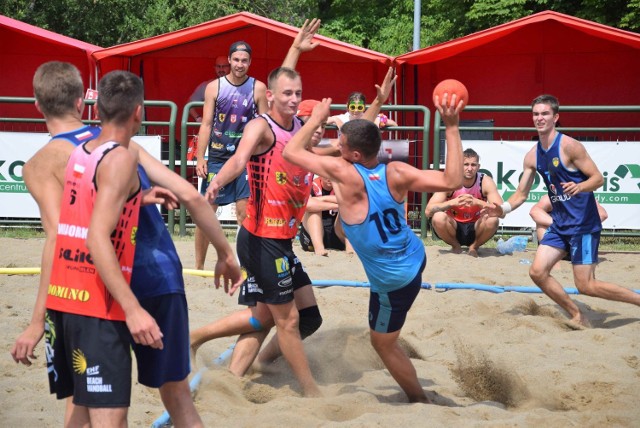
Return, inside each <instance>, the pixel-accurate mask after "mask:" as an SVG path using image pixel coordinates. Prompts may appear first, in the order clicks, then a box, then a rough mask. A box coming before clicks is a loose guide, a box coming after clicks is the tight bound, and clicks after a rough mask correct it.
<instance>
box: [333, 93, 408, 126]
mask: <svg viewBox="0 0 640 428" xmlns="http://www.w3.org/2000/svg"><path fill="white" fill-rule="evenodd" d="M366 105H367V100H366V98H365V96H364V94H363V93H362V92H352V93H351V94H350V95H349V99H348V100H347V111H346V112H345V113H343V114H339V115H336V116H331V117H329V120H327V125H335V126H336V127H338V133H339V132H340V129H341V128H342V125H344V124H345V123H347V122H349V121H350V120H353V119H362V115H363V114H364V111H365V110H366V108H367V107H366ZM374 123H375V124H376V125H378V128H380V129H383V128H386V127H387V126H398V124H397V123H396V122H395V121H394V120H392V119H389V118H388V117H387V116H386V115H384V114H382V113H379V114H378V115H377V116H376V119H375V120H374Z"/></svg>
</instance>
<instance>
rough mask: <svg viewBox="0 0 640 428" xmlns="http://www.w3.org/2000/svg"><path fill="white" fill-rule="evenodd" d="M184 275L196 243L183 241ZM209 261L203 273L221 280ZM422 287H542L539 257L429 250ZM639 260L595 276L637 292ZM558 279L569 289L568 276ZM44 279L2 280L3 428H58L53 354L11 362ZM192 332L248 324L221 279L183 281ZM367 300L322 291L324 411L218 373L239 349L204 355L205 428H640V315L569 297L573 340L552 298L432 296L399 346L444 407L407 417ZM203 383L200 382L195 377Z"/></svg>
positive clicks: (145, 418) (311, 264) (6, 251)
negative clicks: (221, 361) (582, 320)
mask: <svg viewBox="0 0 640 428" xmlns="http://www.w3.org/2000/svg"><path fill="white" fill-rule="evenodd" d="M42 245H43V240H42V239H28V240H27V239H7V238H0V246H1V248H2V249H3V251H2V255H0V267H36V266H39V264H40V252H41V249H42ZM176 245H177V248H178V251H179V253H180V255H181V258H182V260H183V264H184V266H185V267H186V268H191V267H192V266H193V263H194V260H193V242H191V241H179V242H177V243H176ZM295 248H296V251H297V253H298V255H299V257H300V258H301V260H302V262H303V264H304V265H305V267H306V270H307V272H308V273H309V275H310V276H311V278H312V279H313V280H328V281H337V282H340V281H366V277H365V275H364V271H363V269H362V266H361V264H360V262H359V261H358V259H357V258H356V256H354V255H347V254H345V253H341V252H331V253H330V255H329V257H319V256H315V255H313V254H310V253H303V252H302V251H301V249H300V247H299V246H298V247H295ZM214 254H215V253H214V252H213V251H212V250H210V253H209V259H208V260H207V267H208V268H212V266H213V260H212V257H213V255H214ZM427 256H428V262H427V268H426V270H425V273H424V275H423V281H424V282H426V283H430V284H436V283H463V284H485V285H496V286H527V287H531V286H533V283H532V282H531V280H530V279H529V276H528V269H529V265H526V264H521V263H519V260H520V259H528V260H532V259H533V256H534V251H532V250H528V251H527V252H525V253H514V254H513V255H504V256H503V255H500V254H498V253H497V252H496V251H495V249H488V248H487V249H483V248H481V249H480V257H479V258H477V259H475V258H472V257H470V256H468V255H466V254H459V255H455V254H452V253H450V252H449V251H447V249H446V248H443V247H429V248H427ZM639 266H640V254H638V253H614V252H601V254H600V264H599V267H598V269H597V276H598V278H599V279H602V280H609V281H612V282H615V283H617V284H620V285H622V286H625V287H628V288H640V287H639V285H638V278H639V277H640V267H639ZM554 275H555V276H556V277H557V278H558V279H559V280H560V282H561V283H562V284H563V285H564V286H565V287H573V280H572V273H571V267H570V264H569V262H565V261H563V262H561V264H560V267H559V268H558V269H556V270H555V271H554ZM37 281H38V277H37V276H21V275H11V276H8V275H0V287H1V288H0V289H1V290H2V295H3V298H2V303H1V306H0V318H1V319H2V325H3V326H4V333H3V335H2V337H1V341H2V342H1V345H2V349H3V350H4V358H1V359H0V362H1V363H0V364H1V365H0V373H1V376H0V391H1V392H0V394H1V395H0V396H1V397H2V398H1V405H0V420H1V421H2V422H1V425H2V426H6V427H26V426H39V427H59V426H62V423H63V412H64V404H63V403H62V402H60V401H57V400H56V399H55V398H54V396H52V395H50V394H49V393H48V382H47V375H46V369H45V356H44V345H43V343H40V344H39V346H38V348H37V356H38V360H37V362H36V363H35V364H34V365H33V366H31V367H25V366H23V365H17V364H16V363H15V362H14V361H13V360H12V359H11V356H10V355H9V350H10V349H11V346H12V345H13V342H14V341H15V339H16V337H17V336H18V334H19V333H20V332H21V331H22V330H23V329H24V328H25V327H26V325H27V324H28V322H29V320H30V317H31V310H32V307H33V303H34V299H35V294H36V289H37ZM185 281H186V289H187V298H188V302H189V316H190V324H191V327H199V326H201V325H203V324H205V323H208V322H210V321H213V320H215V319H218V318H220V317H222V316H224V315H226V314H229V313H231V312H234V311H236V310H238V309H239V308H240V307H239V306H238V305H237V303H236V302H237V298H236V296H233V297H230V296H227V295H225V294H224V292H223V291H222V290H216V289H215V288H214V287H213V280H212V279H211V278H203V277H197V276H190V275H188V276H186V277H185ZM368 292H369V291H368V289H366V288H361V287H347V286H328V287H316V288H315V293H316V297H317V300H318V303H319V306H320V309H321V312H322V315H323V318H324V323H323V325H322V327H321V328H320V330H319V331H318V332H317V333H316V334H315V335H313V336H311V337H310V338H308V339H307V340H306V341H305V349H306V352H307V355H308V358H309V360H310V365H311V370H312V372H313V373H314V376H315V378H316V379H317V381H318V383H319V385H320V388H321V390H322V393H323V395H324V396H323V397H322V398H303V397H301V395H300V388H299V387H298V385H297V383H296V381H295V379H294V378H293V376H292V374H291V371H290V369H289V367H288V365H287V364H286V362H284V361H281V360H278V361H276V362H275V363H274V364H273V365H272V366H271V367H269V369H268V370H267V371H265V372H262V373H259V372H252V373H250V374H249V375H247V376H246V377H244V378H236V377H234V376H233V375H231V374H230V373H229V372H228V371H227V370H226V368H225V367H224V365H222V366H221V365H216V364H215V363H214V359H216V358H217V357H218V356H220V355H221V354H222V353H223V352H225V350H227V349H228V347H229V346H230V345H232V344H233V343H234V338H224V339H218V340H215V341H211V342H209V343H207V344H205V345H203V346H202V347H201V348H200V350H199V351H198V356H197V364H198V367H199V368H202V367H206V368H207V370H205V371H203V375H202V381H201V382H200V384H199V387H198V390H197V394H196V406H197V408H198V410H199V412H200V414H201V416H202V418H203V420H204V422H205V425H206V426H210V427H216V426H233V427H254V426H257V425H260V426H267V427H271V426H273V427H275V426H292V427H293V426H295V427H319V426H322V427H331V426H348V427H373V426H380V427H387V426H398V427H400V426H402V427H410V426H415V427H422V426H456V427H478V426H491V427H512V426H518V427H528V426H553V427H560V426H587V427H596V426H598V427H601V426H607V427H631V426H639V425H640V406H638V405H637V401H638V400H639V399H640V342H639V341H638V338H639V337H640V322H639V320H640V309H639V308H638V307H636V306H633V305H630V304H625V303H618V302H610V301H607V300H602V299H597V298H591V297H587V296H573V298H574V299H575V300H576V301H577V302H578V304H579V306H580V307H581V308H582V309H584V311H585V312H586V314H587V316H588V318H589V320H590V321H591V323H592V324H593V328H591V329H582V330H575V329H572V328H571V327H570V326H569V325H568V324H567V323H566V320H567V318H566V314H564V313H563V311H562V310H561V309H560V308H559V307H558V306H557V305H556V304H554V303H553V302H552V301H551V300H550V299H549V298H548V297H546V296H545V295H544V294H542V293H519V292H505V293H491V292H487V291H474V290H458V289H455V290H450V291H446V292H444V291H434V290H433V289H431V290H427V289H425V290H422V291H421V292H420V295H419V296H418V298H417V300H416V302H415V303H414V305H413V308H412V309H411V311H410V313H409V316H408V319H407V322H406V324H405V326H404V328H403V330H402V334H401V338H402V340H403V344H404V346H405V349H406V350H407V352H408V353H409V355H410V357H411V358H412V361H413V363H414V365H415V367H416V370H417V373H418V378H419V379H420V382H421V384H422V385H423V387H424V389H425V390H426V391H427V395H428V397H429V398H430V399H431V400H432V401H434V403H435V404H434V405H424V404H408V403H407V402H406V397H405V395H404V394H403V393H402V391H401V390H400V388H399V387H398V385H397V384H396V383H395V382H394V380H393V379H392V378H391V376H390V375H389V373H388V371H386V370H385V369H384V368H383V366H382V363H381V362H380V360H379V358H378V357H377V355H376V354H375V352H374V351H373V349H372V347H371V345H370V343H369V333H368V323H367V306H368ZM194 371H195V370H194ZM132 394H133V395H132V405H131V408H130V411H129V424H130V426H134V427H137V426H150V425H151V424H152V423H153V422H154V421H155V420H157V419H158V418H159V417H160V416H161V415H162V413H163V411H164V408H163V406H162V402H161V401H160V398H159V395H158V392H157V390H154V389H148V388H146V387H143V386H141V385H139V384H138V383H137V382H134V385H133V393H132Z"/></svg>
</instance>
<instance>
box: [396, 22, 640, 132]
mask: <svg viewBox="0 0 640 428" xmlns="http://www.w3.org/2000/svg"><path fill="white" fill-rule="evenodd" d="M395 61H396V63H397V64H399V66H400V71H399V74H400V75H401V76H402V78H403V82H402V83H401V84H400V85H401V88H400V89H399V99H398V103H399V104H413V103H416V104H423V105H426V106H429V107H431V106H432V101H431V94H432V91H433V88H434V87H435V85H436V84H437V83H438V82H439V81H441V80H443V79H446V78H454V79H458V80H460V81H462V82H463V83H464V84H465V85H466V86H467V88H468V89H469V94H470V96H469V98H470V100H469V101H470V105H529V104H530V103H531V101H532V100H533V98H535V97H536V96H537V95H540V94H543V93H550V94H553V95H555V96H556V97H558V99H559V100H560V104H561V106H562V105H637V104H638V100H639V99H640V73H638V70H640V34H636V33H631V32H627V31H623V30H619V29H616V28H612V27H608V26H605V25H601V24H597V23H595V22H591V21H586V20H584V19H579V18H574V17H572V16H568V15H563V14H560V13H556V12H550V11H546V12H541V13H537V14H534V15H531V16H529V17H526V18H522V19H518V20H516V21H513V22H509V23H507V24H503V25H499V26H497V27H493V28H490V29H487V30H484V31H480V32H477V33H474V34H471V35H469V36H465V37H461V38H459V39H456V40H452V41H449V42H446V43H442V44H439V45H435V46H431V47H428V48H424V49H421V50H418V51H414V52H411V53H407V54H404V55H401V56H399V57H397V58H395ZM476 116H477V117H476ZM476 118H478V119H487V118H489V119H494V120H495V123H496V125H497V126H530V125H531V118H530V117H529V115H526V114H522V113H519V114H513V113H512V114H501V113H491V114H487V113H484V114H481V113H471V112H465V113H464V119H476ZM561 121H562V123H563V125H564V126H587V125H588V126H597V125H601V126H604V125H606V126H640V118H639V117H638V115H637V113H634V114H631V113H629V114H627V115H615V114H593V115H585V114H581V115H580V116H579V117H578V116H577V115H576V116H575V117H574V116H573V115H572V114H569V113H566V114H563V115H561ZM578 121H583V122H586V123H578ZM633 122H635V123H633Z"/></svg>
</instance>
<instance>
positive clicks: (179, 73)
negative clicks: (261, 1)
mask: <svg viewBox="0 0 640 428" xmlns="http://www.w3.org/2000/svg"><path fill="white" fill-rule="evenodd" d="M297 33H298V29H297V28H295V27H292V26H290V25H286V24H282V23H280V22H277V21H273V20H271V19H267V18H263V17H260V16H257V15H253V14H251V13H247V12H241V13H237V14H233V15H229V16H226V17H223V18H219V19H215V20H213V21H209V22H205V23H203V24H199V25H195V26H193V27H189V28H185V29H182V30H178V31H174V32H171V33H167V34H163V35H160V36H156V37H151V38H148V39H144V40H139V41H136V42H132V43H127V44H123V45H118V46H114V47H111V48H107V49H103V50H99V51H97V52H94V53H93V57H94V58H95V60H96V62H97V65H98V70H99V74H100V75H104V74H105V73H107V72H109V71H111V70H115V69H122V70H129V71H131V72H133V73H135V74H138V75H140V76H141V77H142V78H143V79H144V82H145V91H146V93H145V98H146V99H155V100H171V101H173V102H175V103H176V104H177V105H178V107H179V109H180V112H181V111H182V107H183V106H184V104H185V103H186V102H187V101H188V98H189V95H190V94H191V92H192V91H193V89H194V88H195V87H196V86H197V85H198V84H199V83H201V82H202V81H204V80H208V79H211V78H213V75H214V67H213V65H214V60H215V57H216V56H218V55H224V56H227V54H228V50H229V46H230V45H231V44H232V43H233V42H235V41H237V40H244V41H246V42H247V43H249V44H250V45H251V48H252V50H253V55H252V62H251V69H250V72H249V74H250V75H251V76H253V77H256V78H257V79H259V80H261V81H263V82H265V83H266V78H267V75H268V74H269V72H270V71H271V70H272V69H274V68H276V67H278V66H279V65H280V64H281V63H282V60H283V59H284V57H285V55H286V53H287V51H288V49H289V46H290V45H291V42H292V41H293V38H294V37H295V35H296V34H297ZM316 40H318V41H320V46H318V47H317V48H316V49H314V50H313V51H311V52H308V53H306V54H304V55H303V56H302V57H301V59H300V61H299V63H298V67H297V69H298V70H299V71H300V73H301V75H302V81H303V88H304V92H303V98H305V99H306V98H315V99H320V98H322V97H332V98H333V99H334V102H335V103H346V99H347V97H348V95H349V93H351V92H352V91H356V90H358V91H363V92H365V93H366V95H367V96H369V97H371V99H373V97H374V96H375V88H374V84H375V83H379V82H380V81H381V80H382V79H383V78H384V75H385V73H386V70H387V67H388V66H389V65H390V64H391V60H392V58H391V57H389V56H387V55H384V54H381V53H378V52H374V51H370V50H367V49H363V48H360V47H357V46H353V45H350V44H347V43H343V42H340V41H338V40H334V39H330V38H328V37H323V36H317V38H316Z"/></svg>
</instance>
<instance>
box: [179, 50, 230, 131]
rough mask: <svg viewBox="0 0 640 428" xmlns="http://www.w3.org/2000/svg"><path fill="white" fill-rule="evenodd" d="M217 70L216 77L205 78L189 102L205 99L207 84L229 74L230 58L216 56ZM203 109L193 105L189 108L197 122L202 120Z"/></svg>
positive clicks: (190, 113)
mask: <svg viewBox="0 0 640 428" xmlns="http://www.w3.org/2000/svg"><path fill="white" fill-rule="evenodd" d="M215 70H216V77H215V78H214V79H210V80H205V81H204V82H202V83H200V84H199V85H198V86H197V87H196V89H195V90H194V91H193V93H192V94H191V96H190V97H189V102H194V101H204V91H205V90H206V89H207V85H208V84H209V83H211V82H213V81H214V80H215V79H217V78H219V77H224V76H226V75H227V74H229V72H230V71H231V65H230V64H229V60H228V59H227V58H226V57H225V56H224V55H218V56H217V57H216V62H215ZM201 111H202V109H201V108H200V107H191V108H190V109H189V115H190V116H191V117H192V118H193V120H195V121H196V122H202V113H201Z"/></svg>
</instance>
